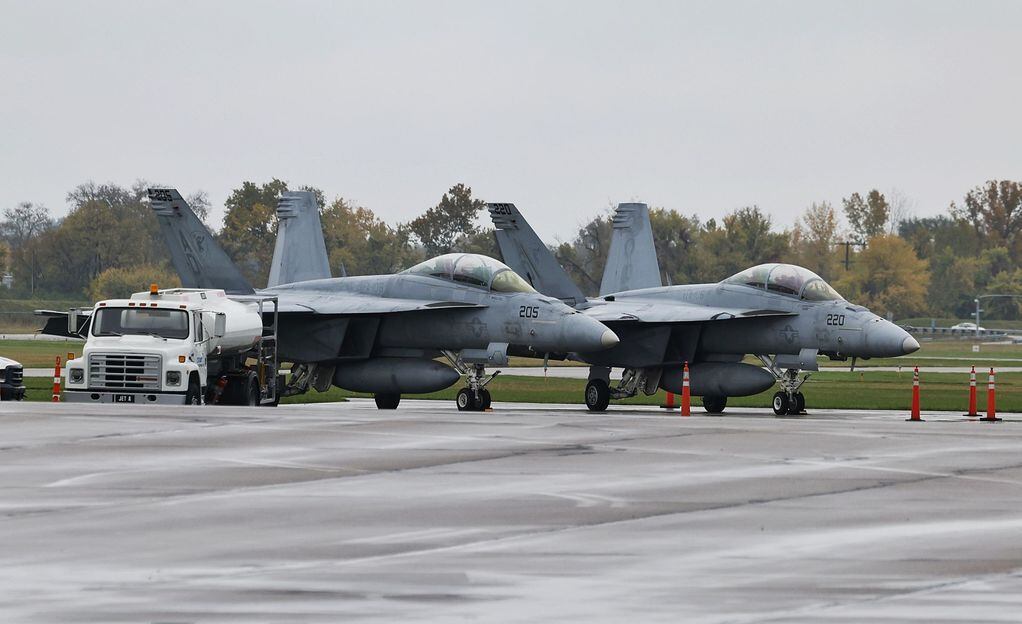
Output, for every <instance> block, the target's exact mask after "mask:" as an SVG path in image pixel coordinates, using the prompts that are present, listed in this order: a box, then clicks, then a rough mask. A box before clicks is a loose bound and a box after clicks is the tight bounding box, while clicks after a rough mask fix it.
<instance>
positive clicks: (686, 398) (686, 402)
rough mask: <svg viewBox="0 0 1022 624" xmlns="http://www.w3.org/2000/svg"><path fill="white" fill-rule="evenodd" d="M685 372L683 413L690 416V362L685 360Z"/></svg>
mask: <svg viewBox="0 0 1022 624" xmlns="http://www.w3.org/2000/svg"><path fill="white" fill-rule="evenodd" d="M682 370H683V371H684V372H683V373H682V377H681V415H682V416H689V415H691V413H692V407H691V402H692V396H691V395H690V394H689V389H688V388H689V384H688V362H685V368H683V369H682Z"/></svg>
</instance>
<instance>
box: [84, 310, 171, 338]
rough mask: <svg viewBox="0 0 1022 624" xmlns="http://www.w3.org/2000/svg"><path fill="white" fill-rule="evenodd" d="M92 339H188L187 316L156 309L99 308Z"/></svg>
mask: <svg viewBox="0 0 1022 624" xmlns="http://www.w3.org/2000/svg"><path fill="white" fill-rule="evenodd" d="M92 335H93V336H127V335H136V336H148V335H155V336H160V337H161V338H174V339H182V338H187V337H188V314H187V313H186V312H185V311H184V310H159V309H156V308H102V309H100V310H98V311H97V312H96V320H95V321H94V322H93V323H92Z"/></svg>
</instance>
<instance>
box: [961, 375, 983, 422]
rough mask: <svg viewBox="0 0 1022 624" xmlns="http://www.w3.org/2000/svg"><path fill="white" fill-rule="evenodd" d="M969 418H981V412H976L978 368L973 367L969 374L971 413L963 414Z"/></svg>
mask: <svg viewBox="0 0 1022 624" xmlns="http://www.w3.org/2000/svg"><path fill="white" fill-rule="evenodd" d="M963 416H967V417H969V418H979V412H977V411H976V367H975V366H973V367H972V372H971V373H969V413H968V414H963Z"/></svg>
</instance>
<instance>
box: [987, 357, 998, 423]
mask: <svg viewBox="0 0 1022 624" xmlns="http://www.w3.org/2000/svg"><path fill="white" fill-rule="evenodd" d="M996 398H997V385H996V384H995V383H994V367H993V366H991V367H990V376H989V377H987V415H986V418H984V419H983V421H984V422H997V421H999V420H1000V418H998V417H997V401H996Z"/></svg>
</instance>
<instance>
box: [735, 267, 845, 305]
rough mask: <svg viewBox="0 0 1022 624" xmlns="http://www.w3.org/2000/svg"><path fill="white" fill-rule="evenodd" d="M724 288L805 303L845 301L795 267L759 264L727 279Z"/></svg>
mask: <svg viewBox="0 0 1022 624" xmlns="http://www.w3.org/2000/svg"><path fill="white" fill-rule="evenodd" d="M723 283H724V284H741V285H743V286H752V287H753V288H760V289H763V290H769V291H770V292H775V293H780V294H782V295H789V296H794V297H798V298H800V299H804V300H806V301H842V300H843V299H844V297H842V296H841V295H840V294H838V292H837V291H836V290H834V289H833V288H832V287H831V286H830V284H828V283H827V282H825V281H823V278H822V277H820V276H819V275H817V274H816V273H813V272H812V271H810V270H809V269H806V268H803V267H800V266H796V265H794V264H777V263H771V264H759V265H756V266H754V267H752V268H749V269H745V270H744V271H742V272H740V273H736V274H734V275H732V276H731V277H729V278H727V279H726V280H724V282H723Z"/></svg>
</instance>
